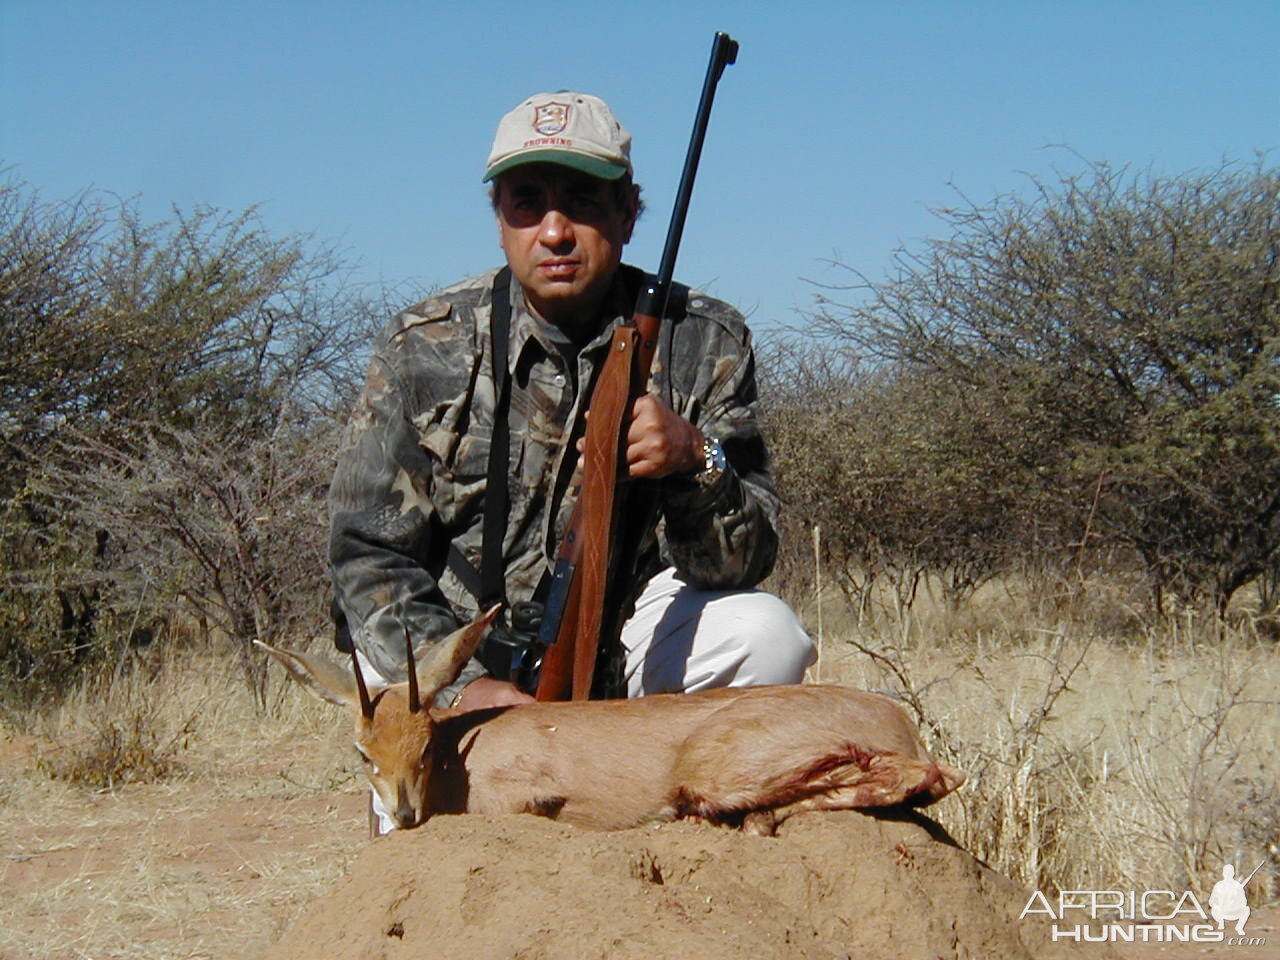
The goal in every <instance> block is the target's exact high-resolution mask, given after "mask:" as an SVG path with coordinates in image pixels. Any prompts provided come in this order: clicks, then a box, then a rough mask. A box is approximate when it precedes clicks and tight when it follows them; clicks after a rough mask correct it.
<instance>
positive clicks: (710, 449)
mask: <svg viewBox="0 0 1280 960" xmlns="http://www.w3.org/2000/svg"><path fill="white" fill-rule="evenodd" d="M702 460H703V463H702V469H701V470H699V471H698V472H697V473H695V474H694V475H693V479H694V481H695V482H696V483H697V484H698V486H700V487H704V488H705V487H714V486H715V485H716V484H717V483H718V482H719V481H720V478H721V477H723V476H724V473H725V471H726V470H728V469H729V459H728V458H727V457H726V456H725V455H724V447H722V446H720V441H719V440H716V439H713V438H712V437H706V438H705V439H703V441H702Z"/></svg>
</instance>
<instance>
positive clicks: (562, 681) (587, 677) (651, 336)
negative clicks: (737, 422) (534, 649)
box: [537, 33, 738, 700]
mask: <svg viewBox="0 0 1280 960" xmlns="http://www.w3.org/2000/svg"><path fill="white" fill-rule="evenodd" d="M737 58H738V44H737V41H735V40H733V39H731V38H730V37H729V35H728V34H725V33H717V34H716V35H715V40H714V42H713V43H712V46H711V62H710V63H709V64H708V65H707V76H706V80H705V81H704V82H703V85H702V97H701V99H700V100H699V102H698V113H697V116H696V117H695V118H694V123H693V136H692V137H691V138H690V141H689V151H688V153H687V154H686V155H685V161H684V171H683V173H682V174H681V176H680V187H679V189H678V190H677V191H676V202H675V208H674V209H673V210H672V213H671V224H670V226H669V227H668V228H667V241H666V245H665V246H664V247H663V250H662V262H661V265H660V266H659V268H658V273H657V275H656V276H653V277H649V278H647V282H646V283H645V285H644V287H643V288H642V289H641V291H640V295H639V296H638V297H637V298H636V305H635V309H634V310H633V311H632V316H631V319H630V320H629V321H628V322H626V323H623V324H620V325H619V326H618V328H617V329H616V330H615V331H614V335H613V340H612V342H611V343H610V345H609V353H608V356H607V357H606V359H605V363H604V366H603V368H602V369H601V371H600V377H599V379H598V380H597V382H596V386H595V389H594V391H593V392H592V394H591V403H590V405H589V409H590V411H591V419H590V420H589V421H588V422H587V430H586V436H585V439H584V443H583V453H582V456H583V473H582V476H583V480H582V492H581V494H580V495H579V498H578V503H577V505H576V506H575V508H574V512H573V514H572V516H571V518H570V520H569V526H568V528H567V530H566V532H565V535H564V539H563V540H562V541H561V543H560V549H559V551H558V552H557V554H556V563H555V568H554V570H553V573H552V580H551V587H550V590H549V592H548V595H547V602H546V610H545V612H544V613H543V618H542V624H541V627H540V628H539V631H538V640H539V643H540V645H542V646H544V647H545V649H546V653H545V654H544V655H543V659H542V671H541V675H540V677H539V680H538V694H537V696H538V699H539V700H564V699H566V698H567V697H572V699H574V700H585V699H586V698H587V697H588V696H589V695H590V692H591V682H592V679H593V677H594V675H595V664H596V652H597V650H598V648H599V641H600V628H601V624H602V622H603V618H604V601H605V590H606V586H607V579H608V574H609V569H610V562H611V560H612V546H613V541H614V539H615V528H616V525H617V524H616V520H617V515H618V508H619V502H620V498H619V497H618V496H617V495H616V494H617V492H618V491H617V479H618V463H619V460H620V459H621V454H622V447H623V443H624V441H625V432H624V430H623V419H624V417H625V416H626V412H627V410H628V409H629V408H630V406H631V403H632V401H633V400H634V399H635V398H636V397H638V396H640V395H641V394H643V393H644V391H645V390H646V389H647V386H648V382H649V369H650V367H651V366H652V365H653V355H654V353H655V352H656V350H657V346H658V333H659V330H660V329H661V324H662V317H663V315H664V314H665V313H666V312H667V300H668V298H669V297H670V294H671V284H672V282H673V280H674V276H675V265H676V253H677V252H678V250H679V249H680V237H681V235H682V234H683V233H684V222H685V217H686V216H687V214H688V212H689V199H690V197H691V196H692V195H693V180H694V177H695V176H696V175H697V171H698V160H699V158H700V157H701V156H702V142H703V140H704V139H705V137H706V133H707V121H708V120H709V119H710V117H711V102H712V100H713V99H714V98H715V91H716V84H717V83H719V81H720V76H721V74H723V73H724V68H725V67H727V66H729V65H730V64H732V63H734V62H735V61H736V60H737Z"/></svg>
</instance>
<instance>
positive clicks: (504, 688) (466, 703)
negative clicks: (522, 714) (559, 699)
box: [454, 677, 534, 710]
mask: <svg viewBox="0 0 1280 960" xmlns="http://www.w3.org/2000/svg"><path fill="white" fill-rule="evenodd" d="M533 699H534V698H533V697H531V696H529V695H528V694H527V693H525V692H524V691H523V690H521V689H520V688H519V687H517V686H516V685H515V684H513V683H507V682H506V681H505V680H495V679H494V678H493V677H476V679H474V680H472V681H471V682H470V683H468V684H467V685H466V686H465V687H463V688H462V693H461V694H460V695H459V696H458V699H457V700H456V701H455V702H454V706H455V707H456V708H457V709H459V710H483V709H484V708H485V707H510V706H513V705H514V704H517V703H533Z"/></svg>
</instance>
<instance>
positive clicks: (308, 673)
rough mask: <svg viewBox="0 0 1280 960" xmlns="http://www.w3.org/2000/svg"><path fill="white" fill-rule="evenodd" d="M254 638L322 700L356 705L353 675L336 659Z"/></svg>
mask: <svg viewBox="0 0 1280 960" xmlns="http://www.w3.org/2000/svg"><path fill="white" fill-rule="evenodd" d="M253 642H254V643H256V644H257V645H258V646H260V647H261V648H262V649H263V650H265V651H267V653H269V654H270V655H271V657H272V659H274V660H275V661H276V662H277V663H279V664H280V665H281V666H283V667H284V668H285V669H286V670H288V671H289V676H291V677H293V679H295V680H297V681H298V683H300V684H302V685H303V686H304V687H306V688H307V689H308V690H309V691H311V693H312V694H314V695H315V696H317V697H319V698H320V699H321V700H327V701H328V702H329V703H336V704H337V705H338V706H340V707H354V706H357V705H358V701H357V691H356V681H355V677H353V676H352V675H351V674H350V673H348V672H347V671H346V670H344V669H343V668H342V667H340V666H338V665H337V664H336V663H333V662H332V661H329V660H326V659H324V658H323V657H316V656H312V655H311V654H309V653H297V652H295V651H293V650H280V649H277V648H276V647H271V646H268V645H267V644H265V643H263V642H262V641H261V640H255V641H253Z"/></svg>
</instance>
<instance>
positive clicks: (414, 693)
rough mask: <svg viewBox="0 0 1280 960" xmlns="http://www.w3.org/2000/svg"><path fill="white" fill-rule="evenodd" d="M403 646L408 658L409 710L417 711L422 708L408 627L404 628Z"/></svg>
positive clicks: (416, 668) (411, 711) (416, 666)
mask: <svg viewBox="0 0 1280 960" xmlns="http://www.w3.org/2000/svg"><path fill="white" fill-rule="evenodd" d="M404 648H405V652H406V656H407V657H408V660H409V712H410V713H417V712H418V711H419V710H421V709H422V701H421V700H420V699H418V665H417V664H416V663H414V662H413V638H412V637H410V636H409V628H408V627H407V626H406V627H405V628H404Z"/></svg>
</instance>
